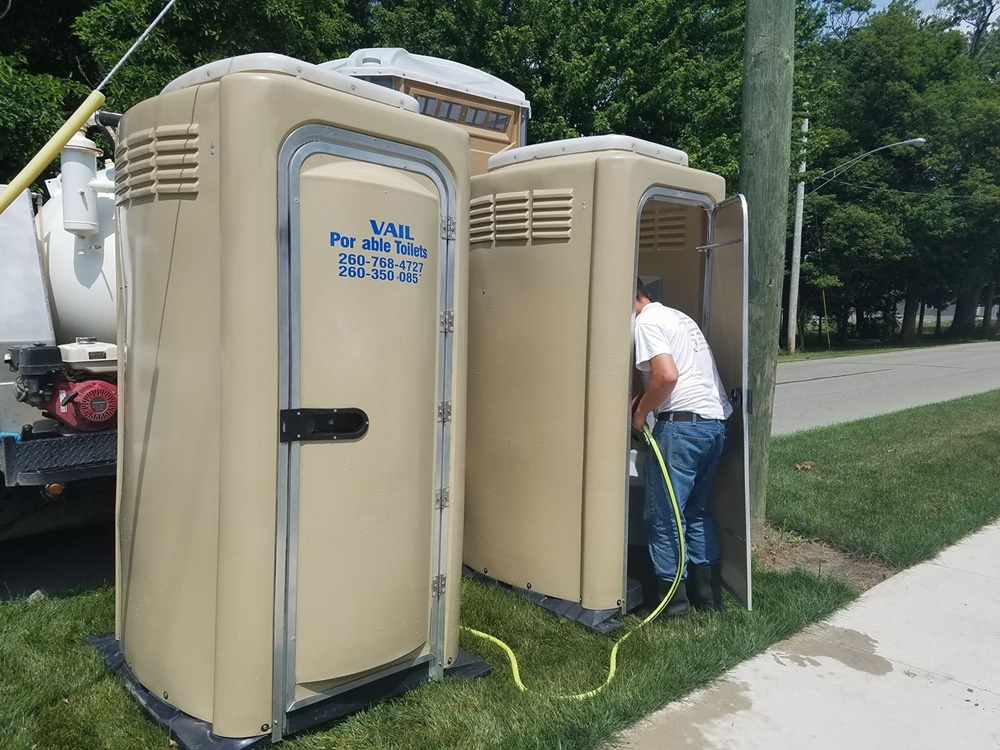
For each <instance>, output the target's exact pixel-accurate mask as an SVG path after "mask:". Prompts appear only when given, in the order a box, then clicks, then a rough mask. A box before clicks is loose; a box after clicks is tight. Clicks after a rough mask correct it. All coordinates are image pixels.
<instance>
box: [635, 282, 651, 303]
mask: <svg viewBox="0 0 1000 750" xmlns="http://www.w3.org/2000/svg"><path fill="white" fill-rule="evenodd" d="M635 298H636V301H638V300H641V299H649V294H647V293H646V285H645V284H643V283H642V279H640V278H639V277H638V276H637V277H636V279H635Z"/></svg>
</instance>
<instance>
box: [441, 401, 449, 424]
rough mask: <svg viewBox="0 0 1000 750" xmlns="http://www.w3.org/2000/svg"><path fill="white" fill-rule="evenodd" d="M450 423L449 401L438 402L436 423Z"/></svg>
mask: <svg viewBox="0 0 1000 750" xmlns="http://www.w3.org/2000/svg"><path fill="white" fill-rule="evenodd" d="M450 421H451V401H440V402H438V422H450Z"/></svg>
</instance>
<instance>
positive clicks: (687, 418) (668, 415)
mask: <svg viewBox="0 0 1000 750" xmlns="http://www.w3.org/2000/svg"><path fill="white" fill-rule="evenodd" d="M656 419H657V420H661V419H662V420H664V421H666V422H697V421H698V420H699V419H703V417H699V416H698V415H697V414H695V413H694V412H693V411H661V412H660V413H659V414H657V415H656Z"/></svg>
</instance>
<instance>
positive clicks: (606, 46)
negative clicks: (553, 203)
mask: <svg viewBox="0 0 1000 750" xmlns="http://www.w3.org/2000/svg"><path fill="white" fill-rule="evenodd" d="M162 2H163V0H46V2H45V3H44V4H41V3H37V2H31V0H11V5H10V8H9V10H8V12H7V13H6V15H4V16H3V17H2V18H0V179H9V178H10V177H11V176H13V174H14V173H15V172H16V171H17V169H19V168H20V166H21V165H23V164H24V163H25V162H26V161H27V159H29V158H30V156H31V155H32V154H33V153H34V151H35V150H36V149H37V148H38V147H39V146H40V145H41V144H42V143H43V142H44V141H45V139H46V138H47V137H48V136H49V135H50V134H51V133H52V132H53V131H54V130H55V129H56V128H57V127H58V126H59V124H60V123H61V122H62V120H63V118H64V117H65V116H66V115H67V114H68V113H69V112H70V111H72V110H73V109H74V108H75V106H76V105H77V104H78V103H79V102H80V101H81V100H82V99H83V97H84V96H85V95H86V92H87V91H88V90H89V89H91V88H92V87H93V86H94V85H96V83H97V82H98V81H100V80H101V79H102V78H103V77H104V75H105V74H106V73H107V72H108V70H110V68H111V67H112V66H113V65H114V63H115V62H116V61H117V60H118V58H119V57H120V56H121V54H122V53H123V52H124V51H125V50H126V49H127V48H128V46H129V45H130V44H131V43H132V42H133V41H134V39H135V38H136V37H137V36H138V34H139V33H140V32H141V31H142V30H143V29H144V28H145V27H146V25H147V24H148V23H149V21H150V20H151V19H152V18H153V17H154V16H155V15H156V13H157V12H158V11H159V10H160V8H161V7H162ZM743 15H744V7H743V0H256V1H255V2H250V3H248V2H241V1H240V0H182V1H181V2H178V3H177V4H176V5H175V7H174V8H173V9H172V10H171V12H170V14H169V15H168V16H167V17H166V18H165V20H164V21H163V23H162V24H161V26H160V27H159V28H158V29H157V30H156V31H155V32H154V33H153V34H152V35H151V36H150V38H149V39H148V40H147V41H146V42H145V43H144V45H143V46H142V47H141V48H140V49H139V51H138V52H137V53H136V55H135V56H134V57H133V58H132V59H131V61H130V62H129V63H128V64H127V65H126V66H124V67H123V68H122V69H121V70H120V71H119V73H118V74H117V76H116V77H115V79H114V80H113V81H112V83H111V85H110V86H109V88H108V90H107V92H106V93H107V95H108V104H107V107H108V108H109V109H112V110H116V111H124V110H126V109H128V108H129V107H131V106H132V105H134V104H135V103H137V102H139V101H141V100H142V99H145V98H147V97H149V96H152V95H154V94H155V93H157V92H158V91H159V90H160V89H161V88H162V87H163V86H164V85H165V84H166V83H167V82H169V81H170V80H171V79H173V78H174V77H176V76H177V75H180V74H181V73H183V72H185V71H187V70H189V69H190V68H192V67H195V66H197V65H201V64H204V63H206V62H210V61H212V60H216V59H220V58H224V57H229V56H233V55H238V54H244V53H248V52H261V51H269V52H280V53H282V54H286V55H290V56H293V57H298V58H301V59H303V60H307V61H311V62H320V61H324V60H329V59H333V58H336V57H341V56H344V55H346V54H347V53H349V52H351V51H352V50H354V49H357V48H358V47H363V46H401V47H406V48H407V49H409V50H410V51H411V52H416V53H422V54H428V55H435V56H439V57H445V58H449V59H453V60H457V61H460V62H464V63H466V64H469V65H472V66H474V67H477V68H481V69H483V70H486V71H488V72H491V73H493V74H495V75H497V76H500V77H501V78H503V79H505V80H508V81H510V82H511V83H513V84H514V85H516V86H518V87H519V88H521V89H523V90H524V91H525V92H526V94H527V97H528V98H529V99H530V100H531V101H532V108H533V119H532V121H531V122H530V125H529V139H530V140H532V141H540V140H550V139H554V138H564V137H571V136H576V135H593V134H600V133H610V132H621V133H627V134H630V135H634V136H637V137H640V138H646V139H649V140H653V141H657V142H661V143H666V144H669V145H672V146H676V147H678V148H681V149H683V150H685V151H687V152H688V153H689V154H690V156H691V161H692V164H693V165H694V166H696V167H699V168H701V169H707V170H711V171H715V172H719V173H721V174H723V175H724V176H725V177H726V178H727V180H728V181H729V184H730V185H733V186H734V185H735V184H736V181H737V178H738V172H739V161H738V154H739V132H740V110H741V88H742V74H741V71H742V48H743V23H744V21H743ZM998 19H1000V12H998V6H997V0H942V2H941V5H940V7H939V10H938V12H937V13H936V14H934V15H926V14H921V13H920V12H919V11H918V10H916V8H915V7H914V5H913V4H912V3H910V2H908V0H893V2H891V3H890V5H889V6H888V7H885V8H883V9H882V10H880V11H877V12H876V11H875V10H874V6H873V3H872V0H798V12H797V35H796V64H795V107H796V112H797V118H798V119H797V121H796V124H795V127H794V129H793V134H791V135H792V137H794V139H795V141H794V144H793V155H794V154H797V152H798V151H799V131H798V124H799V122H801V118H802V117H805V116H808V117H809V118H810V131H809V140H808V146H807V148H806V150H805V153H804V157H805V159H806V161H807V163H808V166H809V171H808V172H807V174H806V175H805V179H806V180H807V181H808V183H809V184H808V190H807V192H808V193H809V195H808V197H807V198H806V212H805V218H806V221H805V232H804V237H803V288H802V295H801V300H802V307H803V315H804V317H809V316H811V315H812V314H813V313H816V314H819V312H820V310H821V307H820V296H819V292H820V290H826V292H827V300H828V302H829V303H830V305H831V308H832V309H831V313H832V314H834V316H835V317H836V318H837V319H838V320H840V321H841V323H842V325H841V329H842V330H841V334H842V335H846V334H847V332H848V331H847V321H848V320H849V318H851V317H852V315H853V317H855V318H856V319H857V321H858V326H857V328H854V329H852V331H851V332H860V333H863V334H866V335H872V334H881V335H888V334H890V333H891V332H892V331H893V330H895V328H896V326H897V321H896V316H895V314H894V312H893V311H894V310H895V306H896V304H897V303H898V302H899V301H901V300H903V299H910V300H911V303H912V302H913V301H914V300H920V301H924V302H926V303H928V304H939V303H949V302H954V301H957V302H959V307H960V309H961V310H963V311H966V312H963V314H964V315H966V318H965V323H966V325H964V327H963V325H957V326H956V328H955V330H956V332H957V333H959V334H962V335H966V334H968V333H969V332H970V330H971V329H970V325H971V324H972V323H974V320H975V318H974V315H975V310H974V309H973V317H972V318H971V321H970V319H969V318H968V316H967V311H968V309H969V308H970V306H971V307H973V308H974V307H975V305H976V304H978V303H980V302H981V301H982V300H981V298H980V295H981V294H982V290H983V289H984V288H987V286H988V284H989V282H991V281H995V280H997V279H998V278H1000V257H998V250H997V246H998V244H1000V243H998V242H997V239H996V238H997V236H998V229H1000V227H998V225H997V221H998V218H997V217H998V216H1000V127H998V126H997V123H998V122H1000V27H998ZM807 105H808V106H807ZM262 106H266V104H264V103H262ZM914 136H923V137H925V138H927V145H926V146H925V147H924V148H922V149H914V148H910V147H900V148H893V149H886V150H882V151H879V152H878V153H876V154H874V155H872V156H870V157H869V158H866V159H864V160H862V161H860V162H858V163H857V164H856V165H854V166H852V167H851V168H850V169H849V170H847V171H845V172H843V173H842V174H839V175H837V176H836V178H835V179H834V180H832V181H829V182H826V180H827V178H828V177H829V175H826V176H825V177H822V178H821V177H820V175H822V174H823V173H824V172H827V171H828V170H830V169H832V168H834V167H837V166H838V165H840V164H842V163H844V162H846V161H848V160H850V159H852V158H854V157H856V156H858V155H859V154H862V153H864V152H867V151H870V150H873V149H877V148H879V147H881V146H884V145H886V144H889V143H894V142H896V141H900V140H904V139H907V138H912V137H914ZM797 166H798V158H793V168H794V167H797ZM791 179H792V180H798V179H799V176H798V175H797V174H794V175H792V176H791ZM751 210H752V207H751ZM912 308H913V305H912V304H911V305H910V309H912ZM879 319H881V320H882V322H883V325H882V327H881V330H876V327H874V326H872V325H871V324H870V321H873V320H879ZM865 322H869V324H868V330H863V329H864V328H865V325H864V323H865ZM858 328H860V329H862V330H860V331H858Z"/></svg>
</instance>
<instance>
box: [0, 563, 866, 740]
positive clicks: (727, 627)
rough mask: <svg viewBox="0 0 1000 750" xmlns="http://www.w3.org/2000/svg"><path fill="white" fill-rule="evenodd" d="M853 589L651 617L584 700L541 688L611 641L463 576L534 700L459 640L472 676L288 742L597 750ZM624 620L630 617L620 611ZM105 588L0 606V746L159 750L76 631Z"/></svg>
mask: <svg viewBox="0 0 1000 750" xmlns="http://www.w3.org/2000/svg"><path fill="white" fill-rule="evenodd" d="M854 595H855V592H854V591H853V590H851V589H850V588H848V587H847V586H846V585H844V584H842V583H839V582H837V581H834V580H832V579H829V578H817V577H815V576H813V575H809V574H806V573H802V572H794V573H784V574H777V573H768V572H766V571H757V578H756V580H755V590H754V596H755V601H756V605H757V606H756V610H755V612H754V613H753V614H748V613H747V612H745V611H742V610H740V609H738V608H737V606H736V605H735V604H734V603H732V602H730V607H729V610H728V611H727V612H726V614H725V616H723V617H711V616H701V615H699V616H698V617H696V618H695V620H694V624H693V625H692V626H691V627H684V626H683V625H679V624H676V623H654V624H653V625H652V626H648V627H647V628H645V629H644V630H643V631H642V632H640V633H638V634H636V635H635V636H633V637H632V638H631V639H629V641H628V643H627V644H626V645H624V646H623V647H622V649H621V651H620V653H619V661H618V663H619V669H618V677H617V678H616V679H615V681H614V682H613V683H612V685H611V686H610V687H609V688H608V689H607V690H606V691H604V692H603V693H602V694H601V695H599V696H598V697H597V698H595V699H593V700H589V701H585V702H580V701H567V700H560V699H558V698H553V697H550V696H548V695H545V694H544V693H551V692H556V693H564V692H577V691H579V690H581V689H588V688H590V687H593V686H595V685H598V684H600V683H601V682H602V681H603V679H604V676H605V674H606V670H607V657H608V653H609V652H610V648H611V643H612V641H611V640H610V639H608V638H604V637H601V636H596V635H591V634H590V633H588V632H586V631H584V630H583V629H582V628H580V627H579V626H577V625H575V624H571V623H568V622H562V621H560V620H559V619H558V618H556V617H554V616H552V615H551V614H549V613H547V612H545V611H543V610H541V609H539V608H538V607H536V606H534V605H532V604H529V603H528V602H526V601H524V600H523V599H520V598H518V597H516V596H513V595H511V594H508V593H506V592H502V591H498V590H496V589H493V588H490V587H487V586H484V585H482V584H479V583H476V582H473V581H465V582H464V583H463V591H462V596H463V602H462V603H463V607H464V611H463V621H464V622H465V623H466V624H468V625H471V626H474V627H476V628H479V629H483V630H486V631H488V632H491V633H494V634H496V635H497V636H499V637H501V638H503V639H504V640H505V641H507V642H508V643H509V644H510V645H511V646H512V647H513V648H514V650H515V651H516V652H517V654H518V657H519V662H520V665H521V674H522V678H523V679H524V680H525V682H526V683H527V684H528V686H529V687H531V688H537V689H538V690H539V691H541V692H542V693H543V694H541V695H536V694H523V693H520V692H519V691H518V690H517V689H516V688H515V687H514V684H513V682H512V681H511V679H510V671H509V668H508V666H507V660H506V658H505V657H504V656H503V655H502V654H501V653H500V652H499V651H498V650H496V649H494V648H493V647H491V646H489V645H487V644H485V643H482V642H480V641H478V640H477V639H475V638H471V637H470V638H468V639H465V637H464V636H463V647H464V648H466V649H468V650H470V651H472V652H474V653H476V654H478V655H479V656H482V657H484V658H486V659H487V660H489V661H490V662H491V663H493V664H494V665H495V667H496V668H495V671H494V672H493V674H492V676H490V677H487V678H485V679H481V680H476V681H467V680H462V679H449V680H445V681H444V682H442V683H437V684H432V685H427V686H424V687H422V688H420V689H418V690H416V691H414V692H412V693H410V694H408V695H406V696H404V697H402V698H399V699H397V700H394V701H390V702H388V703H384V704H381V705H379V706H377V707H375V708H373V709H371V710H369V711H366V712H364V713H361V714H357V715H355V716H353V717H351V718H350V719H347V720H346V721H344V722H342V723H340V724H338V725H334V726H332V727H330V728H326V729H324V730H321V731H316V732H312V733H310V734H307V735H304V736H301V737H297V738H294V739H292V740H290V741H288V742H286V743H284V744H283V745H282V746H283V747H287V748H289V750H292V749H293V748H297V749H300V750H304V749H305V748H309V749H317V750H318V749H319V748H323V749H324V750H326V749H327V748H428V750H430V749H431V748H434V749H435V750H437V749H438V748H444V747H456V748H459V747H460V748H463V749H465V748H491V747H494V748H495V747H503V748H525V749H527V748H559V747H562V748H597V747H600V746H601V745H602V743H604V742H606V741H607V740H608V739H609V738H610V737H611V736H612V735H613V734H614V733H615V732H616V731H618V730H620V729H622V728H624V727H626V726H628V725H629V724H631V723H632V722H634V721H636V720H637V719H639V718H640V717H642V716H644V715H645V714H647V713H649V712H650V711H652V710H654V709H656V708H658V707H660V706H662V705H663V704H665V703H666V702H668V701H670V700H674V699H676V698H679V697H680V696H682V695H685V694H686V693H689V692H690V691H692V690H694V689H695V688H697V687H700V686H702V685H706V684H707V683H709V682H710V681H711V680H712V679H714V678H715V677H718V676H719V675H721V674H722V673H723V672H725V671H726V670H727V669H729V668H730V667H732V666H734V665H735V664H738V663H739V662H741V661H743V660H744V659H747V658H748V657H750V656H753V655H754V654H756V653H759V652H760V651H762V650H763V649H765V648H767V646H769V645H770V644H772V643H774V642H776V641H779V640H781V639H783V638H786V637H788V636H790V635H792V634H793V633H795V632H797V631H798V630H800V629H801V628H802V627H804V626H805V625H806V624H808V623H810V622H812V621H814V620H817V619H820V618H822V617H824V616H826V615H828V614H830V613H831V612H833V611H834V610H836V609H837V608H839V607H841V606H842V605H844V604H845V603H846V602H848V601H849V600H851V599H852V598H853V597H854ZM628 620H629V625H630V626H634V625H635V624H636V623H637V622H638V620H637V619H636V618H633V617H630V618H628ZM113 621H114V594H113V592H112V591H111V589H108V588H101V589H97V590H91V591H87V592H82V593H79V594H76V595H72V596H66V597H61V598H54V599H46V600H42V601H38V602H28V601H26V600H19V601H14V602H9V603H7V604H4V605H3V606H0V675H2V678H0V747H2V748H4V750H15V749H20V748H25V750H27V749H28V748H31V747H32V746H36V745H37V747H38V749H39V750H41V749H42V748H45V750H58V749H65V750H81V749H86V750H90V749H91V748H95V749H96V748H123V749H126V748H127V750H137V749H138V748H166V747H168V742H169V741H168V738H167V735H166V734H165V733H164V732H162V731H161V730H159V729H157V728H156V727H155V726H154V725H153V724H152V723H150V722H149V721H148V720H147V719H146V718H145V716H144V715H143V714H142V713H141V711H140V710H139V708H138V707H137V706H136V704H135V703H133V701H132V700H131V699H130V698H129V697H128V695H127V693H126V691H125V688H124V686H123V685H122V683H121V682H120V681H119V680H118V679H117V678H115V677H113V676H112V675H110V674H109V673H108V671H107V670H106V669H105V667H104V664H103V663H102V662H101V661H100V659H98V657H97V656H96V654H94V653H93V652H92V651H91V650H90V648H89V647H88V646H87V645H86V644H85V643H84V642H83V639H84V638H85V637H86V636H88V635H90V634H93V633H102V632H106V631H108V630H110V629H111V628H112V627H113Z"/></svg>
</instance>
